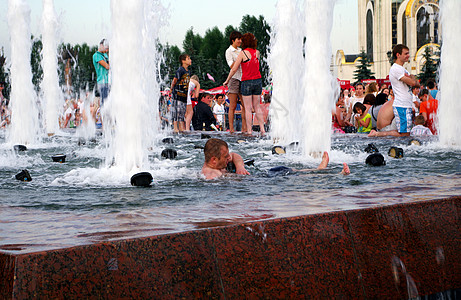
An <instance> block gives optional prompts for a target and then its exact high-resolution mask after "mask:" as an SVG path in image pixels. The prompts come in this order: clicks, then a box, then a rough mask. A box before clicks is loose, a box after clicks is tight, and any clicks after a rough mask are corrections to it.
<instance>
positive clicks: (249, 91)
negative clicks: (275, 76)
mask: <svg viewBox="0 0 461 300" xmlns="http://www.w3.org/2000/svg"><path fill="white" fill-rule="evenodd" d="M262 91H263V88H262V80H261V78H258V79H253V80H245V81H242V83H241V85H240V92H241V93H242V96H252V95H261V93H262Z"/></svg>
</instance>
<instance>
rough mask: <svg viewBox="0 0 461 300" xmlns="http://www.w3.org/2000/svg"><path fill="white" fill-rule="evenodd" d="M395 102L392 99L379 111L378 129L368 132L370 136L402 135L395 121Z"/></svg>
mask: <svg viewBox="0 0 461 300" xmlns="http://www.w3.org/2000/svg"><path fill="white" fill-rule="evenodd" d="M393 104H394V100H393V99H390V100H389V101H387V102H386V103H384V105H383V106H382V107H381V109H380V110H379V112H378V120H377V121H376V128H377V130H371V131H370V133H369V134H368V136H369V137H378V136H389V135H391V136H396V137H398V136H400V134H399V132H398V131H397V124H396V123H395V118H394V109H393V107H392V106H393Z"/></svg>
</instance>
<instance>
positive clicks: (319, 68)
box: [269, 0, 339, 156]
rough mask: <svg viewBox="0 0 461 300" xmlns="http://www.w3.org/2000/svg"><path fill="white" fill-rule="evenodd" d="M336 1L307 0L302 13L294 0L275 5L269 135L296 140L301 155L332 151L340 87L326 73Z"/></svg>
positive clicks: (329, 73) (281, 139)
mask: <svg viewBox="0 0 461 300" xmlns="http://www.w3.org/2000/svg"><path fill="white" fill-rule="evenodd" d="M334 4H335V1H332V0H329V1H323V2H318V1H306V3H305V7H304V14H303V15H301V14H302V11H303V10H302V9H300V7H299V6H300V5H299V2H298V1H295V0H283V1H279V2H278V3H277V14H276V17H275V22H274V31H273V33H272V40H271V47H270V49H271V56H270V59H269V64H270V67H271V70H272V80H273V82H277V85H274V88H273V99H274V100H273V101H272V103H273V104H272V105H271V111H270V114H271V120H272V132H271V136H272V137H273V138H274V139H276V140H278V141H280V142H282V143H285V144H287V143H290V142H293V141H297V140H300V141H301V149H302V150H303V153H304V155H305V156H307V155H316V154H317V153H319V152H320V153H322V152H323V151H328V150H329V149H330V140H331V139H330V137H331V133H330V131H331V129H330V127H331V117H329V114H330V111H331V109H332V108H333V103H334V101H335V98H336V97H337V90H338V89H339V87H338V85H337V82H336V81H335V80H334V78H333V77H332V75H331V72H330V57H331V43H330V33H331V28H332V24H333V8H334ZM303 16H304V19H303ZM293 28H297V29H301V28H303V29H305V30H304V31H303V30H293ZM304 37H306V41H305V46H304V54H305V56H304V57H303V38H304ZM293 66H297V67H295V68H294V67H293ZM300 66H304V68H301V67H300ZM300 78H301V80H300Z"/></svg>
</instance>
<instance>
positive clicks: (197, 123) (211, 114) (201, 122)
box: [160, 31, 268, 136]
mask: <svg viewBox="0 0 461 300" xmlns="http://www.w3.org/2000/svg"><path fill="white" fill-rule="evenodd" d="M229 42H230V46H229V48H228V49H227V50H226V53H225V57H226V61H227V63H228V65H229V68H230V71H229V75H228V77H227V79H226V81H225V82H224V86H228V93H226V95H224V94H219V95H217V96H216V97H214V96H213V95H211V94H207V93H201V94H200V93H199V91H200V83H199V78H198V77H197V76H196V75H193V76H191V72H190V70H189V67H190V66H191V65H192V60H191V58H190V56H189V55H188V54H182V55H181V56H180V57H179V63H180V67H179V68H178V69H177V71H176V73H175V76H174V78H173V81H172V83H171V88H170V91H171V96H172V97H171V105H168V107H170V108H171V109H170V113H171V120H172V122H173V130H174V132H175V133H178V132H184V131H189V130H190V128H191V123H192V128H193V129H194V130H219V129H221V130H222V129H223V128H228V129H229V131H230V132H231V133H233V132H234V131H240V130H241V131H243V132H244V133H246V134H247V135H251V134H252V133H253V130H254V125H257V126H258V129H257V130H256V131H259V132H260V135H261V136H264V135H265V133H266V126H267V124H266V123H267V113H266V112H265V111H264V109H263V108H262V106H261V104H262V103H261V102H262V101H261V99H262V80H261V72H260V70H259V65H260V63H259V59H260V53H259V51H258V50H257V49H256V48H257V39H256V38H255V36H254V35H253V34H252V33H246V34H244V35H242V34H241V33H240V32H238V31H233V32H232V33H231V34H230V37H229ZM192 97H195V99H198V104H197V105H195V106H193V103H192ZM213 98H215V99H213ZM163 102H165V101H163ZM161 107H164V105H161ZM267 111H268V110H267ZM160 114H161V118H162V121H164V122H166V121H167V117H166V114H165V112H164V111H161V112H160ZM253 114H254V117H253ZM226 115H228V118H227V119H226ZM253 119H255V120H254V122H253ZM234 123H235V124H234ZM226 124H227V126H226Z"/></svg>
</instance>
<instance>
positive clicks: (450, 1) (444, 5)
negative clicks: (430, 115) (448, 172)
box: [438, 0, 461, 146]
mask: <svg viewBox="0 0 461 300" xmlns="http://www.w3.org/2000/svg"><path fill="white" fill-rule="evenodd" d="M459 16H461V1H459V0H442V1H441V9H440V19H441V25H442V40H443V44H442V50H441V58H440V60H441V64H440V85H439V86H440V93H441V94H440V96H441V97H440V103H439V112H438V113H439V134H440V142H441V143H442V144H443V145H446V146H461V136H460V132H461V122H459V116H460V115H461V102H459V92H458V87H459V74H461V60H459V59H458V52H459V49H461V39H460V38H459V33H460V32H461V20H460V19H459Z"/></svg>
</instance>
